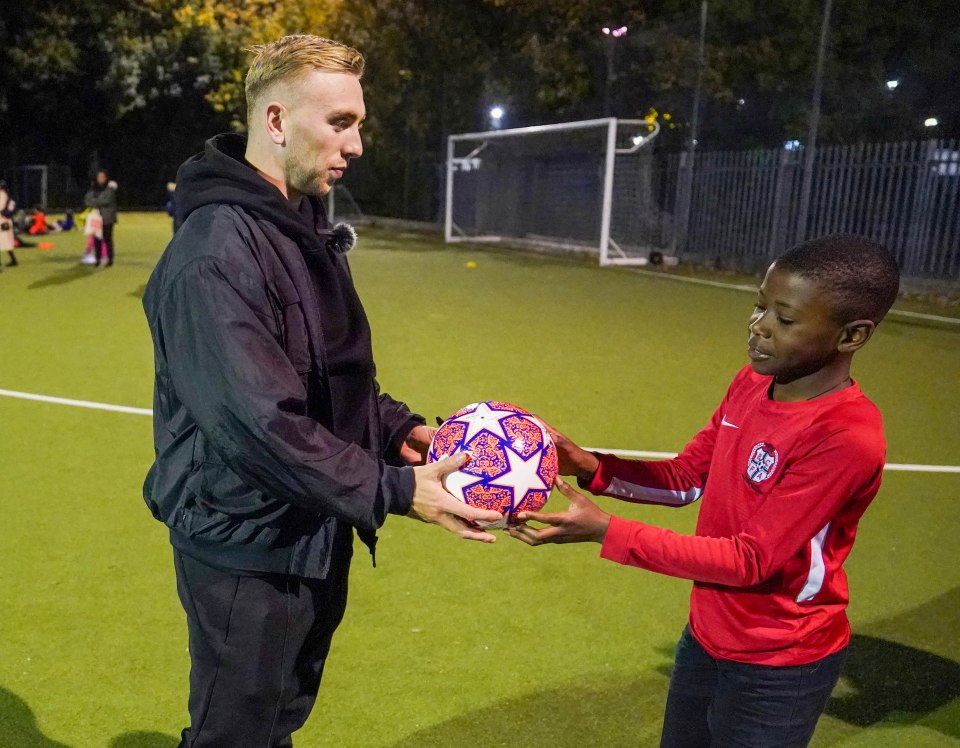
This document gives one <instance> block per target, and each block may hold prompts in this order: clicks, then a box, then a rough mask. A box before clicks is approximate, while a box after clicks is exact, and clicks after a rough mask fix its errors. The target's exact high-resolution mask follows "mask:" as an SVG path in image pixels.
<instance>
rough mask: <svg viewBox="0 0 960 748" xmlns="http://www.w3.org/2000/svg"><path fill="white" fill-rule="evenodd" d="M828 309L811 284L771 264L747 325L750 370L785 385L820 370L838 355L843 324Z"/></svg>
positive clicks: (827, 305) (823, 299)
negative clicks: (773, 377)
mask: <svg viewBox="0 0 960 748" xmlns="http://www.w3.org/2000/svg"><path fill="white" fill-rule="evenodd" d="M831 311H832V306H831V304H830V301H829V299H828V298H827V296H826V295H825V294H824V293H823V292H822V291H821V290H820V289H819V287H818V286H817V284H816V283H814V282H813V281H811V280H809V279H807V278H804V277H802V276H799V275H796V274H794V273H791V272H789V271H787V270H780V269H778V268H777V266H776V265H775V264H774V265H772V266H771V267H770V269H769V270H768V271H767V275H766V277H765V278H764V279H763V283H762V284H761V286H760V290H759V292H758V294H757V304H756V306H755V307H754V311H753V314H752V315H751V316H750V324H749V325H748V328H747V329H748V332H749V337H748V339H747V355H748V356H749V357H750V365H751V366H752V367H753V370H754V371H755V372H757V373H758V374H765V375H768V376H770V375H773V376H776V378H777V381H778V382H781V383H784V384H786V383H788V382H792V381H793V380H795V379H799V378H800V377H805V376H808V375H810V374H813V373H814V372H817V371H819V370H820V369H822V368H824V367H825V366H826V365H827V364H829V363H830V362H831V361H833V360H834V359H835V358H836V356H837V355H838V353H839V351H838V349H837V346H838V344H839V343H840V341H841V339H842V337H843V325H841V324H839V323H838V322H837V321H836V320H834V319H833V318H832V317H831V314H830V313H831Z"/></svg>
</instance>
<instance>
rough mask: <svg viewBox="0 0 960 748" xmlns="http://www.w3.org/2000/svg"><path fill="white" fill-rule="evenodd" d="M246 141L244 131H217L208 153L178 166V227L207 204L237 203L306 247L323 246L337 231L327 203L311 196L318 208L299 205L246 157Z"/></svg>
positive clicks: (313, 248)
mask: <svg viewBox="0 0 960 748" xmlns="http://www.w3.org/2000/svg"><path fill="white" fill-rule="evenodd" d="M246 145H247V141H246V140H245V139H244V138H243V137H242V136H240V135H235V134H232V133H227V134H224V135H217V136H215V137H213V138H210V140H208V141H207V142H206V143H205V144H204V148H203V152H202V153H198V154H196V155H195V156H193V157H191V158H190V159H188V160H187V161H185V162H184V163H183V165H182V166H181V167H180V169H179V171H177V191H176V224H177V227H178V228H179V227H180V226H181V225H182V224H183V222H184V221H186V220H187V217H188V216H189V215H190V214H191V213H192V212H193V211H195V210H197V209H198V208H201V207H203V206H205V205H210V204H217V205H236V206H238V207H240V208H242V209H243V210H245V211H246V212H247V213H250V214H251V215H252V216H253V217H254V218H256V219H259V220H266V221H270V222H271V223H273V224H274V225H275V226H276V227H277V228H278V229H279V230H280V231H281V232H282V233H283V234H285V235H286V236H288V237H290V238H291V239H293V240H294V241H295V242H296V243H297V244H298V245H299V246H300V248H301V249H302V250H304V251H308V252H309V251H318V250H322V249H323V248H324V246H325V244H326V242H327V241H328V239H329V237H330V235H331V231H330V228H329V223H328V222H327V212H326V208H325V207H324V205H323V203H322V202H321V201H320V200H318V199H317V198H314V197H311V198H309V201H310V205H311V207H312V211H306V210H305V211H303V212H298V211H296V210H294V209H293V208H292V207H291V206H290V203H289V202H287V199H286V198H285V197H284V196H283V194H282V193H281V192H280V190H278V189H277V188H276V187H274V186H273V185H272V184H270V183H269V182H267V181H266V180H265V179H264V178H263V177H261V176H260V175H259V174H257V172H256V170H255V169H254V168H253V167H252V166H250V164H248V163H247V162H246V161H245V160H244V152H245V151H246Z"/></svg>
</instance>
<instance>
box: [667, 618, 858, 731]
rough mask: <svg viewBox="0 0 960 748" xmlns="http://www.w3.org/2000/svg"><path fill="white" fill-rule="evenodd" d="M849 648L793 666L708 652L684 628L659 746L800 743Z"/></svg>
mask: <svg viewBox="0 0 960 748" xmlns="http://www.w3.org/2000/svg"><path fill="white" fill-rule="evenodd" d="M846 656H847V650H846V649H845V648H844V649H841V650H840V651H839V652H835V653H834V654H832V655H828V656H827V657H824V658H823V659H822V660H817V661H816V662H811V663H810V664H808V665H798V666H795V667H772V666H769V665H751V664H747V663H743V662H732V661H730V660H717V659H714V658H713V657H711V656H710V655H709V654H707V652H706V651H705V650H704V649H703V647H701V646H700V644H699V643H698V642H697V640H696V639H694V638H693V636H692V635H691V634H690V629H689V627H688V628H685V629H684V630H683V634H682V635H681V636H680V641H679V642H678V643H677V654H676V659H675V661H674V665H673V672H672V673H671V675H670V691H669V693H668V694H667V706H666V709H665V711H664V715H663V733H662V734H661V736H660V746H661V748H700V747H701V746H702V748H727V747H728V746H731V747H732V746H741V747H744V748H746V747H749V748H771V747H772V746H776V748H803V746H806V745H807V744H808V743H809V742H810V738H811V737H813V731H814V729H815V728H816V726H817V720H818V719H820V715H821V714H822V713H823V709H824V707H825V706H826V705H827V699H829V698H830V692H831V691H833V687H834V686H835V685H836V684H837V681H838V680H839V678H840V671H841V669H842V668H843V663H844V660H846Z"/></svg>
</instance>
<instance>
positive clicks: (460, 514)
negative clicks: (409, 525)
mask: <svg viewBox="0 0 960 748" xmlns="http://www.w3.org/2000/svg"><path fill="white" fill-rule="evenodd" d="M469 458H470V456H469V455H467V454H466V453H463V452H461V453H460V454H455V455H451V456H450V457H445V458H444V459H442V460H440V461H439V462H431V463H430V464H429V465H423V466H421V467H415V468H414V469H413V476H414V481H415V485H414V489H413V506H411V507H410V513H409V514H408V515H407V516H409V517H413V518H414V519H419V520H421V521H422V522H431V523H433V524H435V525H440V526H441V527H444V528H446V529H447V530H449V531H450V532H452V533H456V534H457V535H459V536H460V537H461V538H466V539H468V540H479V541H482V542H484V543H492V542H494V541H495V540H496V537H495V536H494V535H492V534H490V533H489V532H484V531H483V530H482V529H480V527H479V526H478V525H477V524H476V523H477V522H497V521H498V520H500V518H501V517H500V512H495V511H492V510H489V509H477V508H476V507H473V506H468V505H467V504H464V503H463V502H462V501H457V499H455V498H453V496H451V495H450V494H449V493H448V492H447V490H446V489H445V488H444V487H443V483H442V481H443V479H444V478H445V477H446V476H448V475H450V473H452V472H454V471H456V470H458V469H459V468H460V467H462V466H463V465H465V464H466V462H467V460H468V459H469Z"/></svg>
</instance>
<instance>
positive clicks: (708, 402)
mask: <svg viewBox="0 0 960 748" xmlns="http://www.w3.org/2000/svg"><path fill="white" fill-rule="evenodd" d="M168 236H169V221H168V220H167V218H166V217H165V216H161V215H149V214H144V215H134V214H125V215H122V216H121V222H120V223H119V224H118V228H117V265H116V266H115V267H113V268H110V269H100V270H95V269H92V268H89V267H84V266H80V265H78V264H77V260H78V258H79V255H80V248H81V245H82V244H83V237H82V236H80V235H78V234H77V233H74V234H70V235H60V236H55V237H53V238H52V241H53V242H54V244H55V248H54V249H53V250H52V251H46V252H44V251H39V250H23V251H21V252H20V253H19V258H20V261H21V264H20V267H17V268H13V269H9V270H5V272H4V273H3V274H2V275H0V388H3V389H7V390H14V391H21V392H31V393H40V394H45V395H53V396H59V397H66V398H76V399H81V400H89V401H97V402H106V403H116V404H123V405H131V406H138V407H144V408H146V407H150V403H151V387H152V352H151V345H150V338H149V335H148V332H147V327H146V323H145V321H144V318H143V313H142V310H141V306H140V296H141V294H142V291H143V287H144V284H145V283H146V280H147V277H148V275H149V273H150V270H151V268H152V267H153V264H154V263H155V261H156V259H157V257H158V256H159V254H160V252H161V250H162V248H163V246H164V243H165V242H166V240H167V238H168ZM471 260H472V261H475V262H476V263H477V267H476V268H468V267H467V262H468V261H471ZM351 262H352V266H353V269H354V274H355V277H356V281H357V285H358V287H359V289H360V292H361V295H362V298H363V300H364V303H365V305H366V308H367V311H368V314H369V317H370V320H371V324H372V327H373V331H374V348H375V356H376V360H377V362H378V366H379V379H380V382H381V384H382V385H383V387H384V389H385V390H386V391H388V392H390V393H391V394H393V395H395V396H397V397H400V398H402V399H404V400H406V401H407V402H409V403H410V405H411V406H412V407H413V408H414V409H416V410H419V411H420V412H422V413H423V414H425V415H426V416H428V418H429V419H430V420H431V421H432V420H433V417H434V416H437V415H442V416H445V415H447V414H449V413H451V412H452V411H453V410H455V409H457V408H458V407H460V406H461V405H463V404H465V403H468V402H472V401H475V400H479V399H503V400H509V401H513V402H516V403H518V404H521V405H523V406H524V407H526V408H528V409H531V410H533V411H534V412H537V413H538V414H540V415H541V416H543V417H544V418H545V419H547V420H549V421H550V422H552V423H553V424H555V425H556V426H557V427H558V428H561V429H562V430H564V431H566V432H567V433H568V434H570V435H571V436H572V437H573V438H574V439H576V440H577V441H578V442H580V443H581V444H583V445H586V446H592V447H607V448H614V449H616V448H620V449H641V450H664V451H667V450H677V449H679V448H681V447H682V446H683V444H684V443H685V441H686V440H687V439H688V438H689V437H690V436H692V435H693V434H694V433H695V431H696V430H697V429H698V428H700V427H701V426H702V425H703V423H705V422H706V420H707V418H708V417H709V415H710V413H711V412H712V410H713V408H714V407H715V406H716V404H717V403H718V402H719V400H720V398H721V397H722V395H723V393H724V391H725V388H726V386H727V384H728V383H729V380H730V379H731V377H732V376H733V374H734V373H735V372H736V371H737V370H738V369H739V368H740V366H742V365H743V364H744V362H745V339H746V338H745V334H746V333H745V325H746V318H747V315H748V313H749V311H750V307H751V303H752V301H751V297H750V296H749V295H748V294H745V293H742V292H738V291H731V290H724V289H720V288H709V287H703V286H694V285H685V284H679V283H673V282H665V281H662V280H660V279H657V278H650V277H648V276H639V275H636V274H633V273H631V272H629V271H624V270H601V269H599V268H597V267H595V266H593V265H588V264H585V263H580V262H576V261H571V260H564V259H554V258H545V257H530V256H524V255H518V254H512V253H509V252H503V251H499V252H490V251H482V250H479V249H477V248H468V247H463V246H453V247H448V246H444V245H443V244H442V243H440V242H439V241H438V240H437V239H436V238H434V237H430V236H422V235H416V234H398V233H397V232H392V233H391V232H385V231H378V230H372V229H366V230H364V229H361V231H360V241H359V244H358V247H357V248H356V249H355V250H354V251H353V253H352V254H351ZM854 372H855V376H856V377H857V379H858V380H859V381H860V383H861V385H862V386H863V388H864V390H865V391H866V392H867V393H868V395H870V396H871V397H872V398H873V399H874V401H875V402H877V404H878V405H879V406H880V408H881V409H882V411H883V412H884V415H885V421H886V428H887V437H888V444H889V450H888V459H889V461H890V462H896V463H924V464H957V463H958V462H960V456H958V453H960V449H958V447H960V378H958V374H960V330H958V329H957V328H956V327H953V328H951V327H949V326H933V325H926V324H918V323H915V322H911V323H905V322H902V321H898V320H896V319H890V320H888V321H887V322H885V323H884V324H883V325H881V327H880V329H879V331H878V333H877V335H876V337H875V338H874V340H873V341H872V342H871V343H870V344H869V346H868V348H867V349H866V350H865V351H863V352H862V353H861V354H859V355H858V356H857V361H856V362H855V367H854ZM151 454H152V441H151V423H150V419H149V418H148V417H145V416H142V415H131V414H123V413H114V412H104V411H99V410H89V409H83V408H77V407H68V406H63V405H55V404H48V403H41V402H33V401H27V400H21V399H13V398H10V397H0V509H2V511H0V596H2V597H0V602H2V605H0V747H2V748H6V747H7V746H10V747H13V746H16V747H17V748H21V747H22V748H29V747H32V746H37V747H40V746H43V747H52V746H60V745H67V746H84V747H85V746H98V747H99V746H104V747H106V746H110V748H174V746H175V745H176V742H177V740H176V737H175V736H177V735H178V734H179V729H180V728H181V727H182V726H183V722H184V718H185V713H186V708H185V706H186V694H187V672H188V667H189V662H188V657H187V652H186V646H187V642H186V627H185V625H184V618H183V612H182V610H181V609H180V606H179V603H178V601H177V598H176V591H175V586H174V574H173V568H172V565H171V551H170V546H169V543H168V541H167V538H166V534H165V531H164V528H163V527H162V526H161V525H160V524H158V523H157V522H155V521H154V520H153V519H152V518H151V517H150V515H149V512H148V511H147V509H146V507H145V506H144V504H143V501H142V499H141V498H140V495H141V494H140V488H141V483H142V479H143V476H144V473H145V471H146V469H147V467H148V465H149V463H150V459H151ZM958 498H960V475H957V474H952V475H950V474H936V473H907V472H888V473H887V474H886V476H885V482H884V486H883V488H882V489H881V492H880V495H879V496H878V498H877V499H876V501H875V502H874V505H873V506H872V507H871V508H870V510H869V511H868V512H867V514H866V516H865V518H864V519H863V521H862V524H861V531H860V536H859V538H858V540H857V545H856V547H855V549H854V551H853V554H852V556H851V558H850V559H849V561H848V562H847V570H848V573H849V576H850V584H851V596H852V601H853V602H852V604H851V606H850V610H849V613H850V617H851V620H852V622H853V627H854V631H855V633H856V636H855V639H854V641H853V645H852V651H851V656H850V660H849V665H848V668H847V675H846V677H845V678H844V680H843V681H842V682H841V685H840V687H839V688H838V689H837V692H836V694H835V697H834V699H833V700H832V701H831V703H830V705H829V707H828V709H827V715H826V716H824V718H823V719H822V720H821V722H820V725H819V727H818V729H817V733H816V736H815V738H814V745H815V746H904V745H910V746H944V745H958V744H960V664H958V660H960V634H958V631H960V564H958V562H957V537H958V532H960V515H958V511H957V506H958ZM562 503H563V500H562V499H554V502H553V503H552V506H553V507H558V506H560V505H562ZM602 503H603V504H604V505H605V506H606V507H607V508H609V509H612V510H615V511H616V512H618V513H620V514H623V515H626V516H629V517H635V518H642V519H645V520H648V521H650V522H653V523H660V524H664V525H666V526H669V527H672V528H674V529H676V530H678V531H682V532H692V530H693V527H694V524H695V520H696V512H697V510H696V508H693V507H691V508H687V509H679V510H677V509H666V508H659V507H645V506H636V507H635V506H629V505H625V504H619V503H617V502H613V501H609V500H602ZM688 593H689V583H688V582H685V581H683V580H676V579H669V578H666V577H660V576H656V575H653V574H649V573H645V572H642V571H639V570H636V569H627V568H623V567H619V566H616V565H614V564H612V563H609V562H607V561H603V560H601V559H600V558H599V557H598V548H597V546H568V547H546V548H538V549H531V548H528V547H526V546H523V545H521V544H520V543H518V542H516V541H513V540H511V539H510V538H509V537H507V536H501V537H500V538H499V539H498V542H497V543H496V544H494V545H493V546H491V547H487V546H481V545H479V544H473V543H467V542H464V541H460V540H458V539H457V538H455V537H453V536H452V535H448V534H446V533H444V532H443V531H441V530H439V529H438V528H435V527H428V526H425V525H422V524H420V523H417V522H413V521H410V520H407V519H405V518H400V517H391V518H390V519H389V520H388V522H387V524H386V526H385V527H384V529H383V531H382V540H381V544H380V546H379V549H378V568H377V569H376V570H374V569H372V568H371V567H370V563H369V561H368V558H367V556H366V553H365V552H364V551H363V549H362V547H358V548H357V553H356V556H355V559H354V566H353V571H352V575H351V602H350V605H349V607H348V611H347V616H346V620H345V622H344V624H343V626H342V627H341V629H340V631H339V632H338V634H337V636H336V637H335V639H334V646H333V651H332V653H331V657H330V660H329V663H328V667H327V672H326V675H325V678H324V683H323V686H322V688H321V692H320V697H319V699H318V702H317V706H316V708H315V710H314V713H313V715H312V717H311V718H310V720H309V722H308V723H307V725H306V727H305V728H304V729H303V730H302V731H301V732H300V733H299V734H298V735H297V736H296V737H297V744H298V745H300V746H346V747H348V748H350V747H353V746H358V747H366V746H370V747H387V746H390V747H393V748H401V747H402V748H418V747H420V746H425V747H429V746H481V747H482V746H651V745H655V744H656V742H657V736H658V734H659V725H660V715H661V710H662V705H663V699H664V696H665V693H666V686H667V677H668V673H669V668H670V663H671V656H672V647H673V644H674V642H675V640H676V638H677V636H678V635H679V633H680V630H681V629H682V627H683V624H684V620H685V617H686V612H687V596H688Z"/></svg>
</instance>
